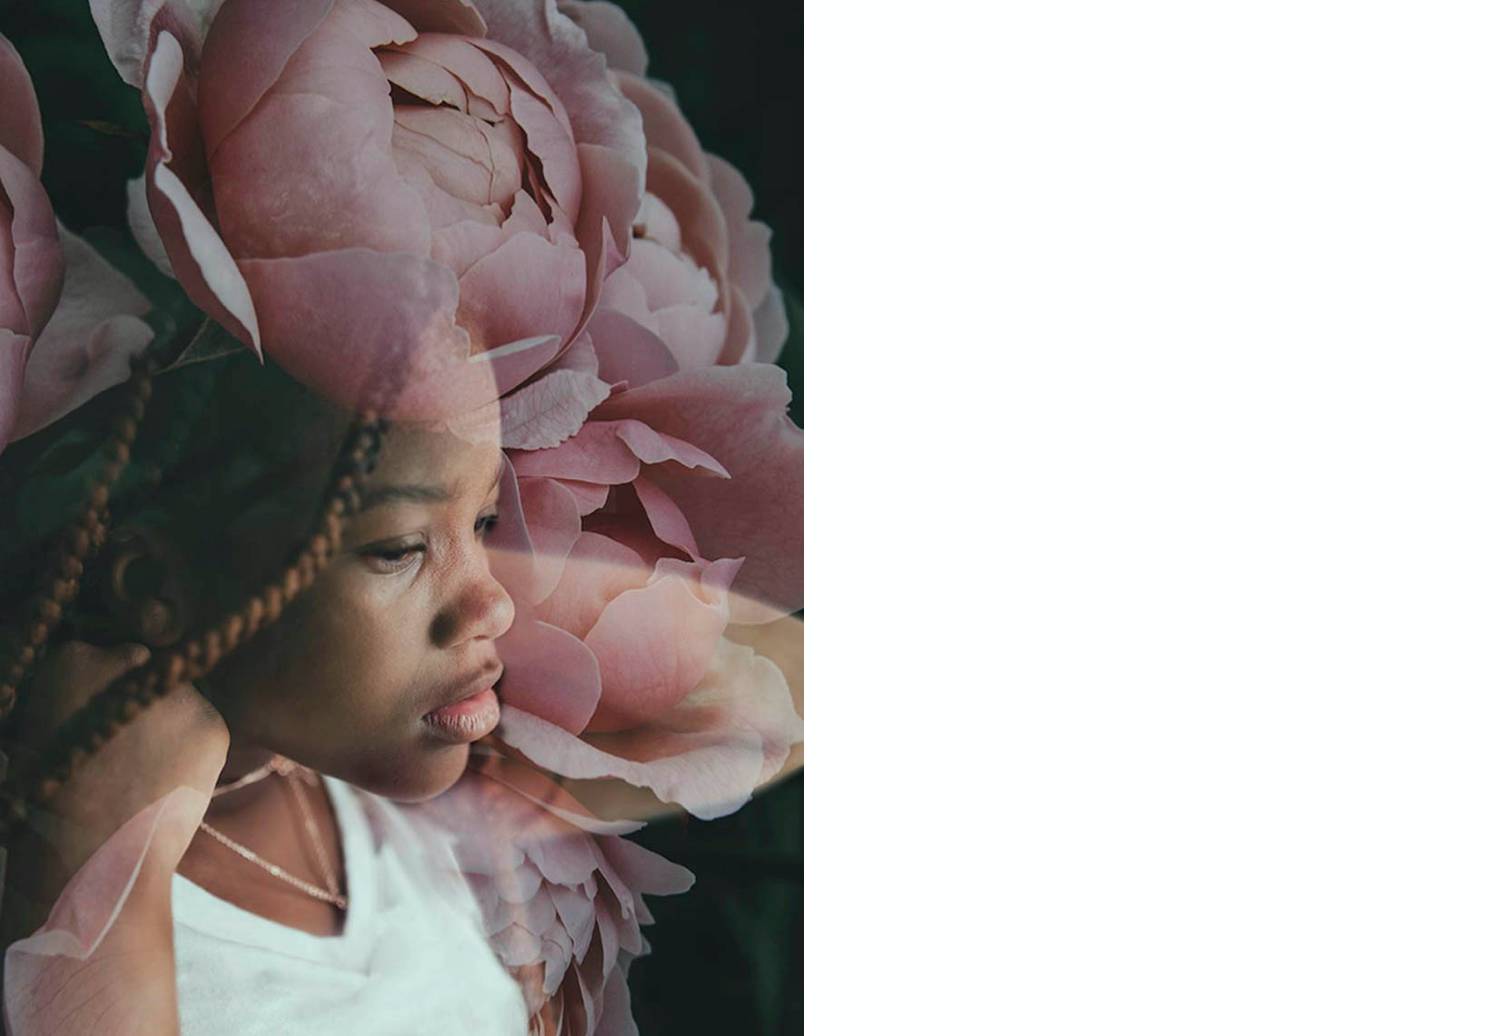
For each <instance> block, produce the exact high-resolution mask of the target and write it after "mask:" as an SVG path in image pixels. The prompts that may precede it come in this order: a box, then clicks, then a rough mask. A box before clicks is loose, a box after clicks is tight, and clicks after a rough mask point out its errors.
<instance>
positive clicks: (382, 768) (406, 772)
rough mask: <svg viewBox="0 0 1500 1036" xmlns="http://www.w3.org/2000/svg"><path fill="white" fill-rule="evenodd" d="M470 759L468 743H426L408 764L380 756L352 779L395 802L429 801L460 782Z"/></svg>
mask: <svg viewBox="0 0 1500 1036" xmlns="http://www.w3.org/2000/svg"><path fill="white" fill-rule="evenodd" d="M468 762H469V746H468V745H466V744H460V745H439V746H437V747H431V746H424V747H423V749H422V750H421V751H420V752H418V753H416V754H415V757H414V758H410V759H409V760H408V762H407V765H402V766H397V767H392V766H391V765H390V760H389V758H387V759H384V760H377V761H375V762H374V763H373V765H371V766H369V767H367V768H365V769H364V770H363V772H362V774H361V776H360V778H359V779H353V780H350V782H349V783H351V784H357V785H358V786H359V787H361V788H363V789H364V790H366V791H368V792H372V793H374V794H376V795H379V796H381V797H382V798H387V799H390V800H392V801H394V802H407V803H416V802H426V801H427V800H428V799H432V798H436V797H437V796H439V795H441V794H442V793H443V792H445V791H447V790H448V789H449V788H451V787H453V785H455V784H457V783H458V779H459V778H460V777H462V776H463V775H464V769H465V768H466V767H467V765H468Z"/></svg>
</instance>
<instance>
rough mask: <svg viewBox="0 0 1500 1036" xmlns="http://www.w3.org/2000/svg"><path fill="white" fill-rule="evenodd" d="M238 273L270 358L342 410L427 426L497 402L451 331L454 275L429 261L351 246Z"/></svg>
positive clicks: (463, 341)
mask: <svg viewBox="0 0 1500 1036" xmlns="http://www.w3.org/2000/svg"><path fill="white" fill-rule="evenodd" d="M240 269H241V270H243V271H244V275H245V280H246V281H247V282H248V283H249V285H250V289H251V291H252V292H253V293H254V295H255V298H256V301H257V304H258V308H259V309H260V311H261V312H262V313H263V315H264V319H265V324H264V332H265V340H266V351H267V352H268V353H269V354H270V355H271V356H272V358H273V359H275V360H276V362H277V363H279V364H281V365H282V366H283V367H285V368H286V370H287V371H288V373H290V374H291V375H292V376H293V377H295V378H296V379H297V380H299V381H301V382H302V383H303V384H305V385H308V386H310V387H311V388H313V389H315V390H316V391H318V392H320V393H322V394H323V395H324V396H325V397H326V398H328V399H330V400H332V401H333V402H335V403H337V404H339V405H342V406H347V407H350V408H358V407H361V406H378V407H379V408H380V409H381V411H382V412H383V413H385V414H387V415H388V416H391V417H393V418H397V419H413V420H414V419H433V418H438V417H443V416H452V415H455V414H460V413H464V412H467V411H468V410H470V409H473V407H474V406H475V405H477V404H478V403H480V402H482V401H483V398H484V397H486V396H488V397H489V398H492V399H493V398H497V397H498V395H499V393H498V391H497V390H496V389H495V386H494V381H493V377H492V375H491V372H490V370H489V368H488V367H487V366H485V365H484V364H475V363H471V362H470V359H469V341H468V336H467V335H466V334H464V332H463V331H462V330H461V329H459V328H457V327H456V326H455V325H454V322H453V320H454V314H455V312H456V309H457V306H458V284H457V282H456V281H455V280H454V278H453V274H452V273H451V272H450V271H449V270H447V269H446V268H445V267H443V266H440V265H439V264H437V263H435V262H432V261H431V260H430V259H419V258H417V257H415V256H411V255H402V254H398V253H390V252H372V251H369V250H367V249H347V250H344V251H338V252H319V253H315V254H313V255H308V256H300V257H297V258H290V259H247V260H244V261H242V262H241V263H240ZM449 376H451V381H450V380H445V379H448V378H449Z"/></svg>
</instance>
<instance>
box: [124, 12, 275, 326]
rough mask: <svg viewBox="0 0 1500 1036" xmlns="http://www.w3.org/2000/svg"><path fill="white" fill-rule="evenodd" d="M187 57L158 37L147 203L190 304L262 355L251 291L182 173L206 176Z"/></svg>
mask: <svg viewBox="0 0 1500 1036" xmlns="http://www.w3.org/2000/svg"><path fill="white" fill-rule="evenodd" d="M183 60H184V55H183V50H182V46H181V44H180V43H179V42H178V40H177V37H175V36H173V35H172V34H171V33H170V32H161V33H158V34H157V36H156V44H155V48H154V49H153V50H152V52H151V56H150V58H149V59H148V62H147V67H146V81H145V86H144V88H143V90H142V95H143V98H144V100H145V104H146V115H147V117H148V119H149V120H150V122H151V144H150V148H149V149H148V151H147V154H146V188H147V189H146V198H147V202H148V205H149V207H150V209H151V217H152V221H153V222H154V223H155V224H156V229H157V232H158V234H159V235H160V237H161V241H162V246H163V248H164V249H165V250H166V253H167V256H168V258H169V259H170V260H171V263H172V270H173V271H174V272H175V273H176V275H177V279H178V281H180V282H181V283H182V286H183V289H184V290H186V291H187V293H188V295H189V297H191V298H192V300H193V301H194V302H196V303H198V305H200V306H202V307H203V308H204V309H205V310H207V311H208V313H209V315H210V316H212V317H214V318H215V319H216V320H218V321H219V323H221V324H223V325H224V326H225V327H227V328H228V329H229V330H230V332H231V333H232V334H233V335H234V336H235V337H236V338H238V339H239V340H240V341H242V342H246V343H248V344H249V345H250V346H251V348H253V349H254V350H255V352H256V354H257V355H259V354H260V323H259V319H258V317H257V314H256V309H255V305H254V303H253V302H252V301H251V297H250V289H249V287H248V286H247V285H246V284H245V278H244V277H243V276H242V275H241V274H240V271H239V270H238V269H237V268H236V267H235V263H234V258H233V257H232V256H231V255H230V254H229V249H228V248H227V247H226V246H225V244H224V241H223V239H222V238H220V237H219V233H218V231H217V230H215V229H214V227H213V224H212V223H211V222H210V221H209V219H208V217H207V216H206V215H204V213H203V210H202V208H200V207H199V205H198V202H197V200H196V199H195V198H194V197H193V194H192V191H191V190H189V188H188V185H187V184H186V183H184V182H183V180H182V179H181V177H179V176H178V173H177V172H176V171H175V169H174V164H175V163H178V162H181V163H182V165H183V168H184V170H185V171H190V175H191V173H193V172H198V171H199V170H200V166H201V157H202V156H201V151H200V148H201V144H200V142H199V141H198V140H197V139H196V137H195V135H194V133H195V131H194V129H193V127H194V125H195V120H194V118H193V115H192V111H191V104H192V101H191V98H190V97H189V96H188V94H189V91H188V88H187V86H186V84H185V82H184V79H183Z"/></svg>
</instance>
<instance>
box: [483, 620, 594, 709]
mask: <svg viewBox="0 0 1500 1036" xmlns="http://www.w3.org/2000/svg"><path fill="white" fill-rule="evenodd" d="M518 618H519V617H518ZM497 647H498V648H499V651H500V657H501V658H503V659H504V660H505V674H504V676H502V677H501V681H500V698H501V700H502V701H504V702H505V703H506V704H508V705H512V706H514V707H516V708H518V709H522V710H524V711H526V712H528V713H530V714H532V715H534V716H539V717H541V718H543V719H545V720H547V722H549V723H553V724H556V725H557V726H559V727H561V728H562V729H563V730H567V731H570V732H572V733H577V732H578V731H580V730H582V729H583V728H584V727H585V726H586V725H587V724H588V721H589V717H591V716H592V715H593V714H594V709H595V708H596V707H597V706H598V704H599V694H600V690H601V687H600V682H599V663H598V661H597V660H596V659H595V658H594V655H593V652H591V651H589V649H588V648H587V647H585V646H584V644H583V642H582V641H580V640H579V639H578V638H577V637H575V636H573V635H572V634H571V633H569V632H568V631H567V630H563V629H559V628H558V627H556V626H553V625H551V624H550V623H546V622H539V621H536V620H531V621H527V622H521V621H517V622H516V623H513V624H512V626H511V628H510V629H509V630H508V631H506V633H505V635H504V636H503V637H501V638H500V639H499V641H498V642H497Z"/></svg>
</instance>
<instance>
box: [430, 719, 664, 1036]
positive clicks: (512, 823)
mask: <svg viewBox="0 0 1500 1036" xmlns="http://www.w3.org/2000/svg"><path fill="white" fill-rule="evenodd" d="M409 808H411V809H416V810H420V811H421V812H422V813H423V814H425V815H428V816H433V817H435V818H438V819H439V820H440V822H441V823H442V824H443V826H444V827H446V828H448V829H449V830H454V831H464V832H468V833H469V834H468V835H466V836H465V837H463V838H461V839H457V840H455V841H454V843H453V852H454V854H455V859H456V862H457V864H458V866H459V869H460V870H461V871H462V872H463V873H464V875H465V877H466V879H467V880H468V882H469V886H470V888H472V889H473V891H474V894H475V897H476V898H477V900H478V901H479V905H480V910H481V912H482V914H483V916H484V924H485V930H486V933H487V934H488V936H489V941H490V946H491V948H493V949H494V951H495V954H496V956H497V957H498V958H499V959H500V961H501V963H503V964H504V965H505V966H506V967H507V968H509V969H510V971H511V973H512V974H515V975H516V976H517V977H518V979H519V980H521V982H522V986H523V989H524V990H525V992H526V997H527V1007H528V1008H529V1009H530V1011H531V1013H532V1015H533V1017H536V1016H538V1015H540V1014H542V1013H543V1012H545V1013H546V1015H547V1016H548V1017H549V1018H550V1019H551V1020H552V1021H553V1023H554V1025H555V1031H556V1032H557V1033H558V1036H594V1034H597V1036H627V1034H633V1033H635V1031H636V1028H635V1023H634V1021H633V1020H632V1019H631V1016H630V991H629V988H628V987H627V985H626V975H627V973H628V971H629V967H630V963H631V961H633V960H634V959H635V958H637V957H640V956H642V955H643V954H645V953H646V952H648V950H649V946H648V945H647V943H646V940H645V939H644V938H642V936H641V926H642V925H646V924H650V923H651V920H652V918H651V913H650V911H649V910H648V909H647V907H646V903H645V900H643V899H642V898H641V897H642V895H656V896H661V895H671V894H674V893H679V892H685V891H687V889H688V888H690V887H691V886H692V883H693V876H692V874H691V873H690V872H689V871H687V870H685V869H684V868H682V867H679V866H678V865H677V864H674V863H671V862H669V861H667V860H664V859H662V858H661V857H660V856H657V855H656V854H655V853H653V852H650V851H649V850H647V849H643V848H641V847H640V846H638V845H635V844H634V843H632V842H629V841H627V840H626V839H624V838H623V837H621V835H623V834H625V833H627V832H629V831H633V830H636V829H638V828H639V827H640V825H639V824H621V823H607V822H604V821H600V820H596V819H594V818H593V817H591V816H590V815H589V814H588V812H587V810H585V809H584V808H583V807H582V806H581V805H579V804H578V803H577V802H576V801H574V800H572V799H571V798H570V797H569V796H568V795H567V794H566V793H565V792H563V791H562V789H560V788H559V787H557V785H556V784H554V783H552V782H551V781H550V780H548V779H547V778H546V777H545V776H544V775H542V774H540V773H538V772H537V771H535V770H533V769H531V768H530V767H528V766H526V765H525V764H523V763H520V762H517V761H516V760H513V759H505V758H503V757H501V756H500V755H498V754H496V753H494V752H493V751H491V750H488V749H486V748H485V747H484V746H479V747H477V748H476V749H475V754H474V755H473V756H472V757H471V761H470V769H469V772H468V773H466V774H465V775H464V777H463V778H462V779H461V780H460V781H459V782H458V784H456V785H454V787H452V788H451V789H449V790H448V791H446V792H444V793H443V794H442V795H440V796H438V797H437V798H436V799H433V800H431V801H429V802H426V803H423V804H421V805H420V806H417V807H409Z"/></svg>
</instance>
